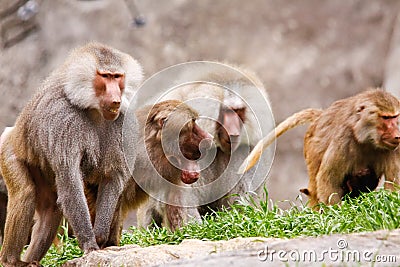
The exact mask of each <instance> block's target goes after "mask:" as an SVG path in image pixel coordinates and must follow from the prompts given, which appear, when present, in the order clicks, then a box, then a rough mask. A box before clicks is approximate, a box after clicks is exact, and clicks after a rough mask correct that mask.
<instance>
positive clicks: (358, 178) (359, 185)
mask: <svg viewBox="0 0 400 267" xmlns="http://www.w3.org/2000/svg"><path fill="white" fill-rule="evenodd" d="M379 180H380V179H379V177H378V176H377V175H376V173H375V171H374V170H373V169H372V168H370V167H367V168H365V169H361V170H359V171H358V172H357V173H354V174H347V175H346V176H345V178H344V180H343V184H342V189H343V194H344V195H348V196H349V197H351V198H356V197H358V196H360V194H361V193H368V192H371V191H372V190H374V189H375V188H377V187H378V184H379ZM300 192H302V193H303V194H305V195H307V196H309V195H310V194H312V193H310V191H309V190H308V188H302V189H300Z"/></svg>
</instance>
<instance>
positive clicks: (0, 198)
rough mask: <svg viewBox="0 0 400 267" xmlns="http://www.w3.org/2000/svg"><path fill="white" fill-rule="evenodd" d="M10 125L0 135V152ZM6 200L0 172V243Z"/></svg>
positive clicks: (6, 195)
mask: <svg viewBox="0 0 400 267" xmlns="http://www.w3.org/2000/svg"><path fill="white" fill-rule="evenodd" d="M11 129H12V128H11V127H7V128H6V129H5V130H4V132H3V133H2V134H1V135H0V154H1V146H2V143H3V140H4V139H5V138H6V136H7V133H8V132H9V131H10V130H11ZM7 202H8V193H7V187H6V184H5V183H4V179H3V176H1V172H0V235H1V236H0V241H1V242H0V245H1V244H2V243H3V237H4V225H5V223H6V214H7Z"/></svg>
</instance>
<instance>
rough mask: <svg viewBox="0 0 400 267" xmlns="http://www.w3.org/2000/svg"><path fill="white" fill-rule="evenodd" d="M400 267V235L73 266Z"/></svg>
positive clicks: (116, 255) (120, 256)
mask: <svg viewBox="0 0 400 267" xmlns="http://www.w3.org/2000/svg"><path fill="white" fill-rule="evenodd" d="M285 264H288V265H289V266H322V264H327V265H328V266H372V265H373V266H398V265H399V264H400V229H398V230H393V231H388V230H381V231H376V232H369V233H356V234H349V235H340V234H335V235H328V236H321V237H300V238H294V239H276V238H235V239H232V240H229V241H215V242H212V241H200V240H185V241H183V242H182V243H181V244H179V245H158V246H152V247H145V248H141V247H138V246H135V245H130V246H124V247H110V248H107V249H105V250H102V251H95V252H92V253H90V254H88V255H85V256H83V257H82V258H79V259H75V260H71V261H69V262H67V263H66V264H64V265H63V266H64V267H72V266H136V267H141V266H171V267H172V266H186V267H191V266H193V267H194V266H230V267H242V266H252V267H256V266H278V265H280V266H282V265H285Z"/></svg>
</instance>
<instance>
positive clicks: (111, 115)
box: [103, 107, 119, 120]
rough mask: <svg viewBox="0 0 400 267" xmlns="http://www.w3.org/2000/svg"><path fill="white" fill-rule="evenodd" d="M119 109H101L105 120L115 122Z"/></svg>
mask: <svg viewBox="0 0 400 267" xmlns="http://www.w3.org/2000/svg"><path fill="white" fill-rule="evenodd" d="M118 115H119V108H110V107H103V117H104V118H105V119H106V120H115V119H116V118H118Z"/></svg>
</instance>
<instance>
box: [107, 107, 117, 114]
mask: <svg viewBox="0 0 400 267" xmlns="http://www.w3.org/2000/svg"><path fill="white" fill-rule="evenodd" d="M105 110H106V111H108V112H110V113H113V114H118V112H119V108H105Z"/></svg>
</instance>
